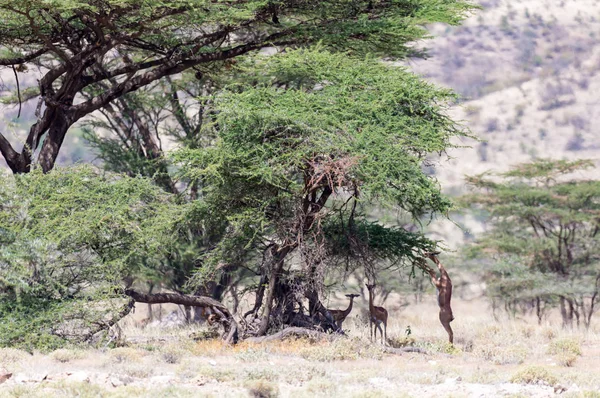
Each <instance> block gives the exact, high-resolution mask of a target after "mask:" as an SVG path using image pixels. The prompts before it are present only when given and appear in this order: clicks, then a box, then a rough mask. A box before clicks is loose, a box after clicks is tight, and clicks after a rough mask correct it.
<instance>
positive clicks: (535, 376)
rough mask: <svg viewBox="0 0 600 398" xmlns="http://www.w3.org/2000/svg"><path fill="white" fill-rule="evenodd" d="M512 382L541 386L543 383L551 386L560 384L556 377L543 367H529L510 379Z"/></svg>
mask: <svg viewBox="0 0 600 398" xmlns="http://www.w3.org/2000/svg"><path fill="white" fill-rule="evenodd" d="M510 381H511V382H512V383H522V384H539V383H540V382H541V383H544V384H547V385H549V386H553V385H555V384H556V383H557V382H558V380H557V378H556V376H554V375H553V374H552V373H551V372H550V371H548V370H547V369H545V368H543V367H541V366H527V367H525V368H523V369H521V370H519V371H517V373H515V374H514V375H513V376H512V377H511V378H510Z"/></svg>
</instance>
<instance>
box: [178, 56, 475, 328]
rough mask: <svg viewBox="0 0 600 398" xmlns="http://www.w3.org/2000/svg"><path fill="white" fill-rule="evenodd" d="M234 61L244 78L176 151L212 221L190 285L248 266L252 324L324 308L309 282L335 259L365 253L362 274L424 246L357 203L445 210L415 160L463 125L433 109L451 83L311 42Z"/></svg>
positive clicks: (446, 204)
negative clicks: (208, 131)
mask: <svg viewBox="0 0 600 398" xmlns="http://www.w3.org/2000/svg"><path fill="white" fill-rule="evenodd" d="M237 68H239V72H240V73H243V74H244V75H245V76H248V77H249V78H251V79H252V80H253V81H254V84H253V85H247V84H246V85H239V86H233V87H230V88H228V89H226V90H223V91H221V92H219V93H218V94H217V95H215V96H214V98H213V101H214V107H215V109H216V111H217V115H218V116H217V120H218V131H217V132H216V137H217V138H216V142H215V145H214V146H211V147H207V148H199V149H184V150H181V151H179V152H178V153H177V154H176V155H175V159H176V161H177V162H179V164H180V166H181V168H182V170H183V172H184V174H185V176H186V177H187V178H190V179H191V180H194V179H201V180H202V181H203V182H204V186H205V188H204V191H203V198H202V200H198V201H195V202H194V204H193V206H195V207H196V209H197V212H196V217H198V219H199V220H200V221H201V223H207V229H208V230H215V229H216V228H214V223H217V222H218V221H219V220H220V221H221V225H223V227H222V229H221V230H222V231H223V235H222V236H221V237H220V238H219V239H218V240H217V241H216V242H215V244H214V245H213V246H212V247H210V248H209V249H208V250H207V251H206V253H205V254H204V256H203V258H202V264H201V266H200V267H199V269H198V272H197V273H196V275H195V276H194V277H193V278H192V279H191V280H190V284H191V285H194V284H198V283H202V280H203V279H204V278H206V277H207V276H208V277H211V276H212V275H214V273H215V272H219V270H220V269H222V268H223V267H225V266H227V265H237V266H244V267H246V268H251V270H252V271H253V272H254V273H255V274H256V276H257V278H258V279H259V281H258V284H257V288H256V289H257V290H256V292H257V294H256V302H255V305H254V308H253V309H252V310H251V311H250V312H248V313H247V314H246V315H247V316H250V317H251V319H256V320H257V323H256V324H254V325H255V326H256V329H255V330H254V331H253V333H255V334H258V335H262V334H265V333H266V332H267V330H268V329H269V328H270V327H271V326H272V325H273V324H275V325H276V324H278V322H282V323H285V324H291V325H300V326H306V325H310V324H311V321H312V320H314V319H315V317H317V318H318V317H319V315H318V314H321V315H320V316H321V317H322V318H327V312H326V310H325V309H324V307H323V306H322V305H321V303H320V300H319V293H320V289H321V287H322V285H323V280H324V277H325V275H326V274H327V273H328V272H330V271H331V270H332V269H335V268H337V266H355V267H356V266H367V270H368V271H369V272H370V275H371V276H372V277H374V276H375V273H376V272H375V271H376V270H375V269H376V267H377V265H378V264H380V261H388V262H392V263H394V264H396V265H397V266H401V265H406V264H411V263H412V262H413V261H414V260H417V259H418V258H419V256H420V254H419V253H420V252H421V251H423V250H431V249H433V248H434V246H435V243H434V242H431V241H429V240H428V239H426V238H424V236H423V235H422V233H419V232H414V233H411V232H408V231H407V230H405V229H403V228H400V227H386V226H384V225H382V224H380V223H378V222H376V221H375V222H374V221H372V220H369V219H367V217H366V215H365V214H364V212H363V211H361V207H362V204H364V203H370V204H380V205H383V206H389V207H390V208H391V209H393V210H395V211H399V212H402V213H404V214H407V215H408V216H409V217H412V218H413V220H417V221H418V220H419V219H420V218H421V217H423V216H424V215H430V214H433V213H442V214H446V213H447V211H448V209H449V208H450V207H451V202H450V201H449V200H448V199H447V198H445V197H444V196H443V195H442V194H441V192H440V188H439V185H438V184H437V182H436V180H435V179H434V178H431V177H428V176H427V175H425V174H424V173H423V171H422V169H421V168H422V167H423V165H424V164H426V163H427V161H426V156H427V154H429V153H431V152H443V151H445V150H446V149H447V148H449V147H451V146H452V144H451V143H450V140H451V138H452V137H455V136H462V135H465V134H466V133H465V131H464V130H463V129H462V128H461V127H460V126H458V125H456V124H455V123H454V122H453V121H452V120H451V119H450V118H448V117H447V116H446V114H445V109H446V106H447V105H448V104H449V103H450V102H451V101H452V100H453V99H454V95H453V94H452V93H451V92H450V91H448V90H444V89H440V88H436V87H434V86H432V85H430V84H427V83H425V82H423V81H421V80H420V79H419V78H418V77H416V76H415V75H413V74H410V73H408V72H407V71H405V70H404V69H402V68H397V67H391V66H386V65H384V64H382V63H380V62H379V61H377V60H375V59H369V58H367V59H363V60H359V59H356V58H350V57H347V56H345V55H343V54H334V53H331V52H328V51H326V50H324V49H322V48H317V49H313V50H297V51H288V52H287V53H285V54H278V55H275V56H270V57H256V58H252V59H249V60H247V63H244V64H238V65H237ZM211 223H212V224H211ZM387 265H390V264H389V263H388V264H387ZM304 298H307V299H308V302H309V306H308V314H305V308H304V307H303V303H302V301H303V300H302V299H304ZM261 308H262V314H260V313H259V312H260V309H261ZM248 323H249V329H250V331H252V330H251V329H252V325H253V322H251V321H249V322H248ZM325 324H326V322H325Z"/></svg>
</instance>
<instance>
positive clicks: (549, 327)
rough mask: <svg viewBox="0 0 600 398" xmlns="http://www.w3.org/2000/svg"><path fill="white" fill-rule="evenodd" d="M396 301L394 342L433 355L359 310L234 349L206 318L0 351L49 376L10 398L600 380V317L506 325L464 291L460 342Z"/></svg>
mask: <svg viewBox="0 0 600 398" xmlns="http://www.w3.org/2000/svg"><path fill="white" fill-rule="evenodd" d="M430 301H431V303H430ZM393 302H394V298H393V297H392V298H391V299H390V301H389V303H390V304H391V303H393ZM388 307H389V308H390V309H391V311H390V321H389V325H388V344H389V345H390V346H395V347H403V346H418V347H423V348H425V349H426V350H427V351H428V352H429V354H427V355H424V354H418V353H405V354H403V355H391V354H386V353H385V352H384V351H383V350H382V348H381V346H380V344H379V343H371V342H370V341H369V329H368V325H367V324H365V323H364V321H363V320H362V319H361V318H360V316H357V315H359V314H360V312H359V311H357V312H356V313H355V314H352V315H351V317H350V318H349V319H347V320H346V322H345V324H344V325H345V326H346V330H347V331H348V335H349V338H340V339H336V340H334V341H331V342H328V341H320V342H314V341H310V340H307V339H302V338H300V339H289V340H286V341H277V342H271V343H268V344H249V343H241V344H238V345H236V346H228V345H224V344H223V343H222V342H221V341H220V340H219V339H216V340H200V341H194V339H193V335H192V334H193V333H198V332H200V333H201V332H202V328H198V327H190V328H185V327H181V328H175V329H173V330H171V329H168V330H163V335H162V336H163V338H164V339H165V340H166V341H159V340H158V339H157V340H153V339H154V337H160V334H159V333H158V332H157V331H156V330H149V328H146V329H135V328H130V329H129V330H128V333H129V335H130V336H136V337H140V338H141V339H140V341H141V342H140V343H138V344H130V345H129V346H127V347H119V348H114V349H109V350H106V351H99V350H82V351H79V350H58V351H55V352H53V353H51V354H49V355H41V354H35V355H34V356H31V355H30V354H28V353H25V352H22V351H18V350H7V349H3V350H1V351H0V354H1V355H0V361H1V362H0V363H2V362H10V363H12V364H13V365H12V366H13V369H18V370H17V372H16V373H15V374H16V375H18V374H19V373H27V374H29V373H31V374H37V373H46V374H48V379H47V380H46V381H44V382H41V383H26V384H12V385H11V384H6V383H5V384H4V385H3V386H2V388H1V389H0V397H19V396H22V397H30V396H32V397H63V396H82V397H88V396H89V397H96V396H102V397H105V396H106V397H112V396H115V397H125V396H142V397H154V396H178V397H188V396H189V397H195V396H215V397H221V396H225V397H238V396H254V397H274V396H282V397H286V396H293V397H314V396H317V397H319V396H322V397H331V396H357V397H370V396H373V397H374V396H377V397H379V396H402V394H405V396H440V395H441V396H444V395H448V394H453V395H456V396H482V395H483V396H494V395H499V394H500V391H499V390H498V389H499V388H500V387H498V386H501V385H504V383H509V382H514V383H519V386H516V387H513V388H514V389H515V391H517V392H515V394H517V393H519V394H522V395H524V396H529V395H532V394H534V393H536V391H538V389H543V388H550V387H548V386H547V385H555V384H560V385H562V386H566V387H567V388H568V387H569V386H571V385H573V384H577V386H579V388H580V389H581V393H582V394H588V395H589V394H593V393H594V391H597V389H598V387H597V386H599V385H600V375H599V374H597V372H596V371H595V369H597V368H600V331H599V330H598V329H597V328H598V325H593V327H592V328H591V330H590V331H589V332H586V331H583V330H580V331H577V330H574V331H565V330H562V329H561V328H560V326H559V322H554V323H548V324H545V325H543V326H538V325H537V323H536V322H534V320H533V319H531V320H529V319H526V320H509V319H501V320H500V322H497V321H495V320H494V319H493V318H492V317H491V315H489V314H486V307H485V306H484V305H481V304H477V303H468V302H462V301H460V300H457V301H456V303H455V305H454V307H455V314H456V315H457V319H456V321H455V322H453V327H454V329H455V337H456V344H455V345H454V346H451V345H449V344H448V343H447V336H446V334H445V332H444V330H443V329H442V327H441V326H440V325H439V323H438V321H437V311H436V308H435V306H434V303H433V300H427V301H426V304H419V305H414V306H411V307H407V308H404V309H402V310H398V309H393V306H392V305H388ZM408 325H410V330H411V334H410V335H409V336H407V335H406V330H407V326H408ZM190 335H192V337H190ZM171 336H175V337H171ZM142 337H143V338H142ZM148 337H149V338H150V340H148V339H147V338H148ZM569 355H570V356H574V357H575V358H576V360H572V359H570V358H569V357H568V356H569ZM16 364H19V365H18V366H17V365H16ZM562 366H565V367H562ZM72 372H84V373H85V374H87V375H89V380H90V382H89V383H87V382H81V381H79V380H76V379H70V378H69V377H68V374H70V373H72ZM115 380H116V382H115ZM119 380H120V381H119ZM123 380H125V382H123ZM115 383H116V384H115ZM544 391H546V390H543V391H542V390H540V391H538V392H539V395H544V394H545V392H544ZM589 396H593V395H589Z"/></svg>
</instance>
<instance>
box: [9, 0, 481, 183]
mask: <svg viewBox="0 0 600 398" xmlns="http://www.w3.org/2000/svg"><path fill="white" fill-rule="evenodd" d="M472 8H473V6H472V5H471V4H469V3H468V2H467V1H464V0H446V1H443V2H440V1H438V0H419V1H410V2H408V1H400V2H389V1H377V0H369V1H351V2H348V1H345V0H343V1H342V0H328V1H319V2H315V1H308V0H306V1H297V0H293V1H266V0H243V1H206V0H173V1H159V0H152V1H143V2H142V1H138V0H93V1H80V0H51V1H47V0H27V1H18V2H15V1H13V0H0V20H2V26H0V47H2V48H4V49H5V50H3V51H2V53H1V55H0V66H8V67H13V70H14V71H15V74H16V73H17V72H19V71H20V72H23V71H26V70H30V69H37V70H38V71H39V73H40V74H41V78H40V79H39V84H38V86H37V88H36V90H33V91H34V92H32V91H31V90H29V91H28V95H27V98H29V99H34V98H38V106H37V111H36V116H37V120H36V122H35V123H34V124H33V125H32V126H31V128H30V130H29V133H28V135H27V138H26V140H25V142H24V145H23V148H22V149H21V150H20V151H19V150H18V149H15V148H14V147H13V146H12V145H11V143H10V142H9V141H8V140H7V138H6V137H5V136H4V135H2V134H1V133H0V152H1V153H2V155H3V157H4V159H5V160H6V162H7V164H8V165H9V167H10V168H11V170H12V171H13V172H15V173H23V172H28V171H29V170H30V169H31V164H32V162H33V161H34V154H36V153H37V162H39V164H40V165H41V168H42V170H44V171H45V172H47V171H49V170H51V169H52V167H53V166H54V162H55V160H56V157H57V155H58V153H59V150H60V148H61V145H62V143H63V140H64V138H65V135H66V134H67V131H68V130H69V128H70V127H71V126H72V125H73V124H74V123H76V122H77V121H78V120H81V119H82V118H83V117H85V116H86V115H89V114H90V113H92V112H94V111H96V110H99V109H101V108H103V107H106V106H107V105H109V104H110V103H111V102H112V101H114V100H116V99H118V98H120V97H122V96H123V95H125V94H127V93H131V92H134V91H136V90H139V89H140V88H143V87H146V86H148V85H149V84H152V83H153V82H156V81H157V80H159V79H163V78H165V77H167V76H173V75H176V74H178V73H181V72H182V71H185V70H187V69H190V68H200V67H202V66H210V65H215V63H219V62H221V63H223V64H226V63H231V62H232V61H233V60H234V59H235V58H236V57H239V56H241V55H244V54H247V53H249V52H252V51H256V50H260V49H261V48H265V47H270V46H295V45H307V44H311V43H315V42H322V43H323V44H324V45H326V46H328V47H330V48H332V49H336V50H337V51H351V52H353V53H354V54H361V53H373V54H376V55H385V56H389V57H398V56H405V55H407V54H411V53H416V52H418V51H417V50H415V49H413V48H411V47H410V46H409V45H407V43H408V42H411V41H414V40H416V39H419V38H422V37H424V36H426V31H425V30H424V29H423V28H421V25H422V24H425V23H430V22H448V23H458V22H459V21H460V20H461V19H462V18H463V17H464V16H465V13H466V12H468V11H469V10H470V9H472ZM35 91H37V92H35ZM84 91H85V92H87V93H88V94H90V93H91V95H88V96H87V97H84V96H83V95H82V93H83V92H84ZM36 94H37V95H36ZM16 97H17V98H18V99H19V100H20V99H21V98H22V97H21V95H17V96H16Z"/></svg>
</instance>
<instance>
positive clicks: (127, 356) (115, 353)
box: [108, 347, 142, 363]
mask: <svg viewBox="0 0 600 398" xmlns="http://www.w3.org/2000/svg"><path fill="white" fill-rule="evenodd" d="M108 355H109V356H110V357H111V359H112V360H113V361H115V362H117V363H125V362H132V361H138V360H139V359H140V358H141V357H142V354H141V353H140V351H138V350H136V349H135V348H130V347H118V348H114V349H112V350H110V351H109V353H108Z"/></svg>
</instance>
